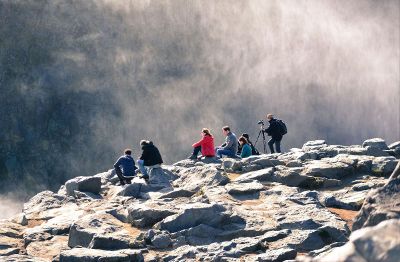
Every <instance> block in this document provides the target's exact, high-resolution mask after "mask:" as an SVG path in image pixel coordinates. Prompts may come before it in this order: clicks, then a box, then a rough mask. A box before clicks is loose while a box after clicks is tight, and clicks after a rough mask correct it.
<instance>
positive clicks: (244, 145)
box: [239, 136, 252, 158]
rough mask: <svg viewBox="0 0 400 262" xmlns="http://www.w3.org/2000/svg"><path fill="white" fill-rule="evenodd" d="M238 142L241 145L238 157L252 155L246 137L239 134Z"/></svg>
mask: <svg viewBox="0 0 400 262" xmlns="http://www.w3.org/2000/svg"><path fill="white" fill-rule="evenodd" d="M239 143H240V146H241V147H242V150H241V153H240V157H241V158H246V157H249V156H251V155H252V153H251V146H250V145H249V143H248V142H247V139H246V138H245V137H244V136H241V137H240V138H239Z"/></svg>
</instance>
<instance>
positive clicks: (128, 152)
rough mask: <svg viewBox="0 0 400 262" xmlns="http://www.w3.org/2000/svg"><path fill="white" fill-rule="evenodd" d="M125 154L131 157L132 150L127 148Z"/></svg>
mask: <svg viewBox="0 0 400 262" xmlns="http://www.w3.org/2000/svg"><path fill="white" fill-rule="evenodd" d="M124 153H125V155H131V154H132V149H129V148H127V149H125V150H124Z"/></svg>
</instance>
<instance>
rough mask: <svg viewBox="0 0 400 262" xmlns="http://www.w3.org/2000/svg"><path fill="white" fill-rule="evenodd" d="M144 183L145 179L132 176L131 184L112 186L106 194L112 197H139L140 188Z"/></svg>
mask: <svg viewBox="0 0 400 262" xmlns="http://www.w3.org/2000/svg"><path fill="white" fill-rule="evenodd" d="M145 185H146V183H145V181H144V180H143V179H140V178H134V179H133V180H132V181H131V184H125V185H123V186H113V187H111V190H109V193H108V195H110V196H112V197H116V196H125V197H135V198H137V197H139V196H140V192H141V188H142V187H144V186H145Z"/></svg>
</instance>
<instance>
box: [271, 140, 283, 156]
mask: <svg viewBox="0 0 400 262" xmlns="http://www.w3.org/2000/svg"><path fill="white" fill-rule="evenodd" d="M274 144H275V148H276V152H277V153H280V152H281V140H276V139H273V138H271V139H270V140H269V141H268V146H269V149H270V150H271V154H273V153H275V151H274Z"/></svg>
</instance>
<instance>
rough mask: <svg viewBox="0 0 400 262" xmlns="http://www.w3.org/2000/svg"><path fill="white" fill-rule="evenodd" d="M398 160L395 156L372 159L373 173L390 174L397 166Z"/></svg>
mask: <svg viewBox="0 0 400 262" xmlns="http://www.w3.org/2000/svg"><path fill="white" fill-rule="evenodd" d="M397 163H398V160H396V158H395V157H393V156H389V157H375V158H374V159H373V161H372V166H371V171H372V174H374V175H377V176H388V175H390V174H391V173H392V172H393V170H394V169H395V168H396V165H397Z"/></svg>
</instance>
